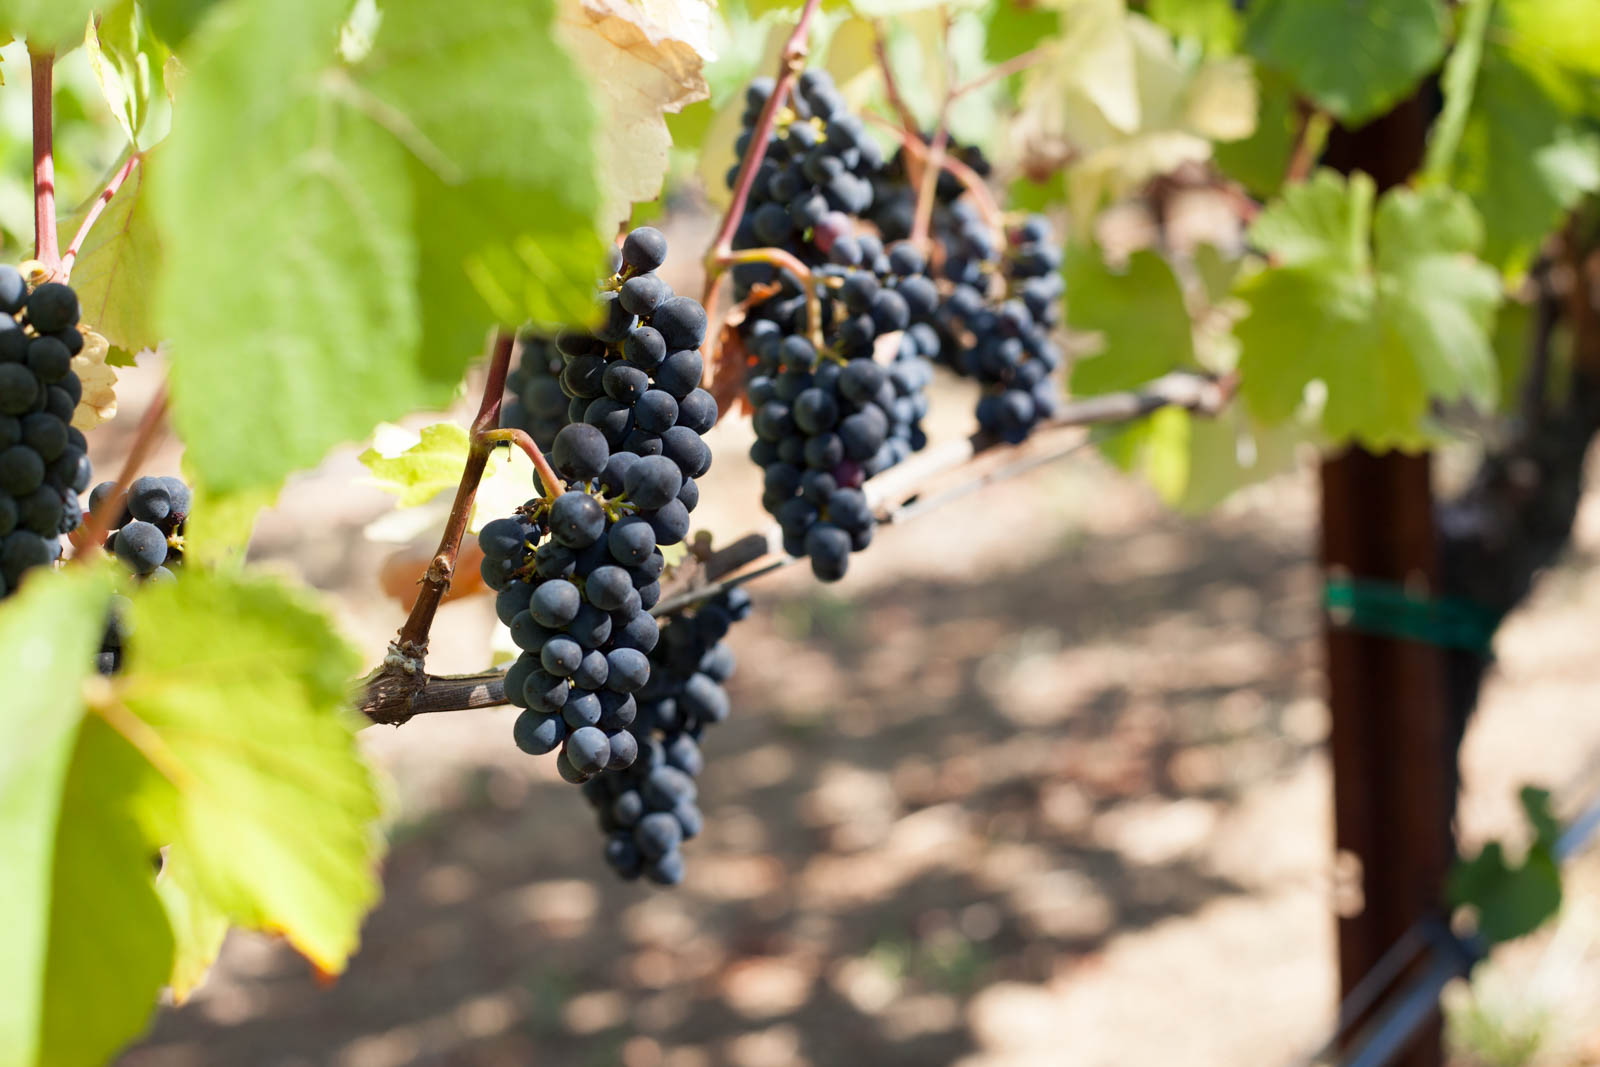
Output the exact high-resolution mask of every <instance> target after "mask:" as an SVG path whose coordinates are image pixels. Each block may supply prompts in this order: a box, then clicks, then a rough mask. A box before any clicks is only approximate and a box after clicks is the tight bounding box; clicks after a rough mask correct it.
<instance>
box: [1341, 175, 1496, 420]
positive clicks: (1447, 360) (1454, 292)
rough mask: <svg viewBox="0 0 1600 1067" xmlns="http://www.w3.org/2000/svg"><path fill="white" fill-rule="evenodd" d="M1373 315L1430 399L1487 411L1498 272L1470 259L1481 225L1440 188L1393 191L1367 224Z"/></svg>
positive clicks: (1492, 387) (1465, 203) (1491, 400)
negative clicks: (1372, 256) (1373, 255)
mask: <svg viewBox="0 0 1600 1067" xmlns="http://www.w3.org/2000/svg"><path fill="white" fill-rule="evenodd" d="M1372 238H1373V244H1374V246H1375V247H1376V248H1377V253H1378V255H1377V269H1378V310H1379V314H1380V315H1381V316H1382V317H1383V320H1384V324H1385V326H1386V328H1387V330H1388V331H1389V332H1390V333H1391V334H1393V335H1394V337H1395V338H1396V340H1398V341H1399V343H1400V345H1401V347H1402V348H1404V349H1405V350H1406V351H1407V352H1409V353H1410V354H1411V357H1412V358H1413V359H1414V360H1415V361H1416V363H1417V366H1418V368H1419V369H1420V371H1421V374H1422V383H1423V385H1424V386H1426V387H1427V389H1428V392H1429V393H1430V394H1431V395H1433V396H1434V397H1437V398H1439V399H1442V400H1457V399H1466V400H1469V401H1471V402H1473V403H1474V404H1476V405H1478V406H1479V407H1480V408H1482V409H1486V410H1492V409H1493V407H1494V405H1495V403H1496V402H1497V400H1498V394H1499V377H1498V374H1497V373H1496V369H1495V357H1494V348H1493V345H1492V344H1491V343H1490V339H1489V334H1490V330H1491V329H1492V328H1493V325H1494V313H1495V308H1496V307H1498V306H1499V303H1500V297H1501V285H1500V278H1499V276H1498V275H1497V274H1496V273H1495V271H1494V270H1493V269H1491V268H1489V267H1488V266H1486V265H1485V264H1483V263H1481V262H1479V261H1478V260H1476V259H1475V258H1473V253H1474V252H1476V251H1477V249H1478V248H1479V247H1480V246H1481V245H1482V244H1483V224H1482V222H1481V221H1480V220H1479V218H1478V213H1477V211H1476V210H1474V209H1473V206H1472V204H1471V202H1470V201H1469V200H1467V198H1466V197H1464V196H1462V195H1461V194H1459V193H1456V192H1453V191H1452V190H1449V189H1444V188H1437V187H1436V188H1431V189H1424V190H1421V191H1414V190H1411V189H1406V188H1397V189H1392V190H1390V191H1389V192H1388V193H1387V194H1385V195H1384V197H1383V199H1381V200H1380V201H1379V202H1378V212H1377V215H1376V217H1375V218H1374V219H1373V224H1372Z"/></svg>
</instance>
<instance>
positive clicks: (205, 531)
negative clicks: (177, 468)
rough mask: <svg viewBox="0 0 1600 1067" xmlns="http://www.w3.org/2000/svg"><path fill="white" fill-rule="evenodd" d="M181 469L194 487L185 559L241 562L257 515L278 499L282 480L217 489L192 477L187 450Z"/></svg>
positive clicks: (185, 529)
mask: <svg viewBox="0 0 1600 1067" xmlns="http://www.w3.org/2000/svg"><path fill="white" fill-rule="evenodd" d="M183 471H184V478H185V480H186V481H188V482H189V484H190V485H192V486H194V505H193V507H192V509H191V511H190V514H189V519H188V521H187V522H186V523H185V524H184V533H183V551H184V558H185V559H193V560H196V561H198V562H200V563H207V564H213V563H215V564H220V563H226V562H234V563H240V562H243V560H244V555H245V550H246V549H247V548H249V546H250V535H251V534H252V533H253V532H254V531H255V526H256V518H257V517H258V516H259V515H260V514H261V512H262V511H263V510H264V509H266V508H270V507H271V506H272V505H273V504H274V503H276V502H277V499H278V493H279V492H280V491H281V490H282V489H283V485H282V483H277V484H273V485H257V486H251V487H250V488H249V489H236V490H231V491H226V492H219V491H217V490H215V489H211V488H209V487H207V486H206V485H205V484H204V483H203V482H201V481H200V480H199V479H198V478H196V477H195V476H194V473H193V469H192V466H191V465H190V463H189V457H188V454H187V453H185V454H184V462H183Z"/></svg>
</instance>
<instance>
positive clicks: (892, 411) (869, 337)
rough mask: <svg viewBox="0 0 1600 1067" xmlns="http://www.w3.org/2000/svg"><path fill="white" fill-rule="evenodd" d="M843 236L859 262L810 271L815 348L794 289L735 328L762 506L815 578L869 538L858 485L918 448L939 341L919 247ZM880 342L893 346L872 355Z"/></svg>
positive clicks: (838, 567) (868, 512)
mask: <svg viewBox="0 0 1600 1067" xmlns="http://www.w3.org/2000/svg"><path fill="white" fill-rule="evenodd" d="M846 241H848V242H849V243H850V245H851V246H852V247H853V248H854V249H855V250H856V251H857V252H858V253H859V255H860V259H861V261H862V262H863V263H864V264H865V265H864V266H862V267H849V266H841V265H837V264H832V265H826V266H821V267H818V268H816V270H815V272H814V284H815V285H816V286H817V290H818V296H819V302H820V305H821V315H822V321H823V324H824V329H823V347H822V350H821V351H819V350H818V349H817V348H816V346H815V345H814V344H813V343H812V342H811V340H810V339H809V338H808V337H807V335H806V331H805V330H804V328H803V326H804V323H805V321H806V309H805V298H804V296H803V295H801V294H800V293H798V292H796V293H795V295H793V296H784V295H780V296H778V297H774V298H773V299H770V300H767V301H765V302H763V303H761V304H758V305H756V307H755V308H753V309H752V312H751V315H750V316H749V317H748V318H747V319H746V321H745V323H744V325H743V327H742V329H743V335H744V342H745V347H746V348H747V349H748V350H749V352H750V353H751V355H752V356H753V357H754V362H753V364H752V366H751V368H750V374H749V377H748V379H747V382H746V389H747V392H748V395H749V398H750V404H751V406H752V407H753V408H754V409H755V417H754V425H755V432H756V442H755V444H754V445H752V446H751V449H750V458H751V459H752V460H754V461H755V462H756V464H758V465H759V466H760V467H761V468H762V472H763V493H762V501H761V502H762V506H763V507H765V508H766V509H767V511H769V512H770V513H771V514H772V515H773V516H774V517H775V518H777V520H778V522H779V525H780V526H781V527H782V530H783V547H784V551H785V552H787V553H789V554H790V555H792V556H808V557H810V559H811V568H812V570H813V572H815V574H816V575H817V577H819V578H821V579H822V580H824V581H835V580H837V579H839V578H842V577H843V576H844V574H845V571H846V569H847V568H848V566H849V559H850V553H851V552H852V551H856V552H859V551H861V550H862V549H864V548H866V547H867V545H868V544H870V543H871V541H872V532H873V527H874V519H873V515H872V509H871V508H870V507H869V506H868V503H867V498H866V494H865V493H864V492H863V491H862V488H861V487H862V483H863V482H865V481H866V479H868V478H870V477H872V476H873V475H875V474H878V473H881V472H882V471H885V470H887V469H888V468H890V467H892V466H894V465H895V464H896V463H899V462H901V461H902V460H904V459H905V458H906V457H907V456H909V455H910V454H911V453H912V452H914V451H916V450H917V449H920V448H921V447H923V445H924V444H926V443H927V437H926V435H925V434H924V433H923V430H922V425H921V424H922V419H923V417H924V416H925V415H926V414H927V411H928V400H927V394H926V390H927V387H928V384H929V383H930V382H931V381H932V378H933V367H932V363H931V362H930V359H931V358H932V357H935V356H937V355H938V352H939V347H940V343H941V339H940V336H939V333H938V331H937V330H935V329H934V327H933V325H932V322H933V320H934V317H935V315H936V312H937V310H938V306H939V292H938V290H937V288H936V287H935V286H934V283H933V282H932V280H930V279H929V277H928V275H927V263H926V261H925V260H924V258H923V256H922V253H921V252H919V251H918V250H917V249H916V247H915V246H913V245H911V244H909V243H907V242H899V243H897V244H894V245H891V246H890V247H889V248H887V249H885V248H884V247H883V246H882V244H881V243H880V242H879V241H878V239H877V238H876V237H873V236H871V235H865V234H864V235H861V236H851V237H845V238H840V239H839V243H841V244H842V243H844V242H846ZM835 247H837V245H836V246H835ZM896 335H898V336H897V337H896ZM883 338H889V339H890V341H889V343H890V344H891V345H892V346H893V347H892V349H891V351H890V352H889V353H888V354H886V356H885V357H884V359H885V361H884V362H879V361H878V358H879V357H878V353H877V351H876V350H877V348H878V347H879V342H880V339H883Z"/></svg>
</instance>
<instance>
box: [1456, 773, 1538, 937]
mask: <svg viewBox="0 0 1600 1067" xmlns="http://www.w3.org/2000/svg"><path fill="white" fill-rule="evenodd" d="M1518 799H1519V800H1520V801H1521V804H1522V811H1523V814H1524V815H1525V816H1526V817H1527V819H1528V825H1529V826H1530V827H1531V828H1532V830H1533V832H1534V839H1533V843H1532V844H1531V845H1529V847H1528V853H1527V855H1526V856H1525V857H1523V860H1522V862H1521V863H1518V864H1513V863H1511V862H1510V861H1508V860H1507V859H1506V856H1505V850H1504V848H1503V847H1502V846H1501V844H1500V842H1498V841H1491V842H1489V843H1488V844H1486V845H1484V846H1483V849H1482V850H1481V851H1479V853H1478V854H1477V855H1476V856H1474V857H1473V858H1472V859H1470V860H1469V859H1464V858H1463V859H1458V860H1456V865H1455V868H1454V870H1452V871H1451V872H1450V883H1449V899H1450V903H1451V904H1452V905H1454V906H1456V907H1460V906H1462V905H1468V906H1471V907H1472V908H1474V909H1476V910H1477V913H1478V932H1479V933H1480V934H1482V935H1483V937H1485V938H1486V939H1488V941H1489V942H1490V943H1491V944H1497V943H1499V942H1501V941H1510V940H1513V939H1515V938H1518V937H1523V936H1525V935H1527V934H1531V933H1532V932H1533V931H1535V930H1537V929H1538V928H1539V927H1540V926H1543V925H1544V923H1545V921H1546V920H1548V919H1549V918H1550V917H1551V916H1553V915H1555V914H1556V912H1558V911H1560V910H1561V896H1562V889H1561V868H1560V865H1559V864H1558V863H1557V861H1556V855H1555V849H1556V843H1557V841H1558V840H1559V839H1560V837H1561V824H1560V822H1558V821H1557V820H1556V817H1555V816H1554V815H1553V814H1551V812H1550V791H1549V790H1547V789H1538V788H1535V787H1533V786H1523V787H1522V790H1521V791H1520V793H1519V794H1518Z"/></svg>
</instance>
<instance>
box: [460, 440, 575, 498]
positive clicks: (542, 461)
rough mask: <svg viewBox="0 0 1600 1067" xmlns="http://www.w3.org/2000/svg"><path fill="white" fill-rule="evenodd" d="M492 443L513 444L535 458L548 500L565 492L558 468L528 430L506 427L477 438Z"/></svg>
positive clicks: (531, 457) (534, 465)
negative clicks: (529, 434)
mask: <svg viewBox="0 0 1600 1067" xmlns="http://www.w3.org/2000/svg"><path fill="white" fill-rule="evenodd" d="M476 439H477V440H479V441H484V442H486V443H488V444H490V445H497V444H501V443H506V444H513V445H516V446H517V447H518V448H520V449H522V451H523V452H524V453H526V454H527V457H528V458H529V459H531V460H533V467H534V470H536V471H538V472H539V482H540V484H541V486H542V487H543V489H544V493H543V494H542V495H543V496H544V498H545V499H546V500H554V499H555V498H556V497H558V496H560V495H561V493H562V492H563V490H562V486H561V477H560V475H558V474H556V469H555V468H554V467H552V466H550V461H549V460H548V459H546V458H545V455H544V451H543V450H542V449H541V448H540V447H539V446H538V444H537V443H535V441H534V439H533V438H531V437H529V436H528V433H527V431H526V430H519V429H516V428H515V427H505V428H501V429H498V430H486V431H485V432H483V433H481V434H479V435H478V436H477V438H476Z"/></svg>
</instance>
